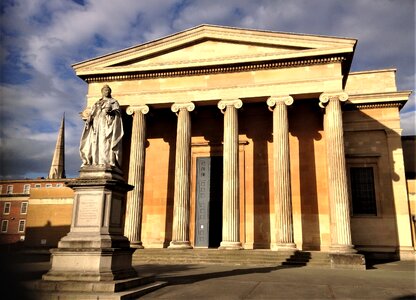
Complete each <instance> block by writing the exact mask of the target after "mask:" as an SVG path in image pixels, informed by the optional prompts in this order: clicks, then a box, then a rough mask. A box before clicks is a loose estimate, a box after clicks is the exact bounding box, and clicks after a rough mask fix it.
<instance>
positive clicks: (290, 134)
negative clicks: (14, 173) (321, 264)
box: [74, 25, 413, 253]
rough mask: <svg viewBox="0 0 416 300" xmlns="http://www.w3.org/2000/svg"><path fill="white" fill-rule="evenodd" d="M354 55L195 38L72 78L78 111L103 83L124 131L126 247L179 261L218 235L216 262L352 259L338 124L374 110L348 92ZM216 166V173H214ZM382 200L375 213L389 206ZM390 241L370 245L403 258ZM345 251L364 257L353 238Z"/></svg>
mask: <svg viewBox="0 0 416 300" xmlns="http://www.w3.org/2000/svg"><path fill="white" fill-rule="evenodd" d="M355 45H356V40H354V39H346V38H334V37H322V36H312V35H301V34H299V35H297V34H288V33H278V32H268V31H254V30H243V29H237V28H226V27H219V26H208V25H203V26H199V27H196V28H192V29H190V30H186V31H183V32H180V33H177V34H175V35H172V36H169V37H166V38H163V39H160V40H156V41H154V42H150V43H147V44H144V45H139V46H136V47H132V48H129V49H125V50H122V51H119V52H116V53H113V54H109V55H106V56H103V57H99V58H96V59H93V60H90V61H86V62H82V63H79V64H76V65H74V69H75V71H76V72H77V75H78V76H80V77H81V78H83V79H84V80H85V81H86V82H87V83H88V95H87V99H88V104H89V105H90V104H91V103H92V102H93V101H94V99H96V98H97V95H98V93H99V91H100V89H101V86H102V84H103V83H107V84H109V85H110V86H111V87H112V89H113V95H114V97H115V98H116V99H117V100H118V101H119V103H120V105H121V107H123V108H124V109H125V111H126V112H127V115H126V116H125V120H126V122H127V123H131V124H132V125H131V135H130V138H129V139H127V143H128V144H129V145H128V147H126V148H127V150H126V153H124V154H125V157H129V159H128V160H125V163H124V165H123V168H124V169H125V172H124V173H125V174H128V178H126V179H128V183H129V184H130V185H133V186H135V188H134V189H133V190H132V191H130V192H128V197H127V199H128V200H127V210H126V221H125V235H126V236H127V237H128V238H129V240H130V243H131V246H132V247H137V248H141V247H145V248H162V247H169V248H173V249H184V248H185V249H188V248H192V247H195V246H196V247H200V246H198V244H197V243H196V236H197V235H198V236H200V237H202V238H204V237H205V238H206V239H207V240H209V239H210V238H211V239H213V238H214V237H213V236H214V235H215V234H217V235H218V236H220V237H221V242H220V244H219V245H216V247H217V246H218V247H219V248H220V249H226V250H239V249H256V248H266V249H271V250H276V251H295V250H302V249H303V250H305V249H306V250H320V251H324V252H332V253H355V252H356V249H355V247H354V244H355V243H354V230H355V231H357V232H358V231H359V228H360V226H365V225H364V223H362V224H361V225H357V221H358V219H357V221H355V224H354V226H355V227H354V226H352V224H351V223H352V217H351V215H352V214H351V187H350V184H349V179H348V178H349V177H348V176H349V175H348V174H349V173H348V172H349V171H348V170H349V167H348V161H347V160H348V158H349V157H350V156H351V154H356V153H357V152H355V151H357V147H355V148H354V147H353V148H351V149H350V148H348V146H347V145H348V143H349V142H350V140H351V137H350V135H349V134H347V138H346V137H345V132H352V131H353V129H351V128H352V127H351V126H352V125H350V123H349V122H350V121H348V120H351V118H354V116H356V117H359V116H361V114H362V111H361V110H360V107H361V108H363V109H365V106H363V105H374V103H375V102H374V101H373V100H371V99H374V96H373V94H378V95H380V92H383V90H378V88H380V89H382V87H377V88H375V89H374V88H373V89H369V90H365V87H363V88H362V89H361V90H360V88H361V87H359V86H358V84H356V82H358V79H357V81H355V82H354V80H351V82H352V84H351V87H349V86H348V82H349V81H348V80H349V78H350V77H352V78H354V77H360V76H361V79H362V80H369V79H368V77H366V75H367V74H365V75H360V74H357V75H354V74H352V75H351V74H350V70H349V69H350V65H351V62H352V57H353V54H354V49H355ZM380 74H381V75H380ZM373 75H374V74H373ZM385 75H387V73H386V72H384V73H383V72H379V73H377V74H376V75H375V76H380V77H382V76H385ZM388 76H390V73H389V74H388ZM388 76H387V77H386V78H388ZM383 78H384V77H383ZM354 79H355V78H354ZM374 84H375V83H374ZM374 86H375V85H374ZM349 89H350V90H349ZM384 92H385V93H388V95H387V94H386V95H385V96H384V97H381V98H379V99H378V100H377V101H378V102H377V103H383V105H386V106H384V107H392V109H391V110H389V113H390V117H392V118H393V119H394V118H398V109H397V107H398V106H399V105H400V103H404V101H406V99H407V96H406V94H404V93H400V92H397V90H393V89H392V88H389V90H388V91H384ZM364 94H368V96H367V97H362V96H361V98H358V96H356V95H364ZM392 97H393V98H394V99H393V98H392ZM373 111H374V109H373ZM373 111H370V112H369V113H368V114H367V115H370V116H371V113H372V112H373ZM345 114H347V119H345V118H344V116H345ZM129 115H130V116H129ZM351 116H352V117H351ZM390 119H391V118H390ZM363 122H364V121H363ZM365 122H367V123H366V124H370V125H369V126H367V125H366V126H367V127H366V128H372V129H371V133H370V135H371V134H373V133H374V131H380V130H381V131H383V130H384V128H383V126H384V127H385V126H386V123H385V122H383V121H382V120H381V121H380V120H379V119H378V120H376V119H372V118H371V117H370V118H369V119H368V118H367V120H366V121H365ZM394 126H396V125H394ZM387 138H388V137H387ZM358 148H359V147H358ZM358 154H359V155H361V157H364V156H365V157H367V156H368V155H369V153H368V151H367V150H365V149H362V150H361V152H360V150H359V149H358ZM366 155H367V156H366ZM380 155H381V156H380V157H381V158H383V157H384V155H387V154H383V153H381V152H380ZM214 157H217V158H220V161H221V162H222V163H221V168H219V169H216V170H217V171H216V172H214V171H212V170H214V169H215V168H213V167H212V168H211V167H210V166H213V165H211V159H212V158H214ZM369 157H372V158H374V157H375V156H374V155H373V156H371V155H370V156H369ZM201 158H203V159H206V160H205V163H207V165H206V166H205V167H206V168H207V169H206V170H207V172H208V173H204V172H205V171H204V170H205V169H201V168H205V167H204V166H203V165H202V164H200V162H201V161H202V160H200V159H201ZM217 161H218V160H217ZM212 163H213V161H212ZM378 166H379V168H382V166H381V165H380V164H379V165H378ZM198 168H199V169H198ZM220 169H221V171H222V173H221V174H218V170H220ZM396 171H397V170H396ZM386 172H387V169H386ZM218 177H221V179H222V180H221V181H222V187H221V191H218V189H219V188H218V185H214V182H215V180H216V179H217V178H218ZM211 183H212V184H211ZM396 189H397V188H396ZM218 197H221V199H218ZM387 198H388V197H385V198H383V199H384V200H383V199H381V198H380V200H379V206H383V205H385V206H387V207H388V206H389V204H385V203H384V202H383V201H387ZM202 201H207V202H206V203H205V204H204V205H198V203H202ZM397 201H398V200H397ZM214 203H217V204H218V203H221V206H219V205H214ZM383 203H384V204H383ZM399 205H400V207H403V206H402V205H403V204H399ZM219 207H221V212H218V210H219ZM210 214H211V215H212V216H214V215H215V216H216V219H215V218H210V217H209V216H210ZM219 217H221V219H220V220H219ZM201 218H202V219H204V218H205V219H206V220H205V221H201V220H202V219H201ZM364 218H369V219H367V221H365V222H370V223H371V224H373V226H376V227H377V226H383V225H381V224H380V222H378V221H376V222H375V219H372V218H370V217H369V216H366V217H364ZM377 222H378V223H377ZM397 222H399V221H397ZM397 222H396V221H393V222H392V223H389V225H387V226H393V227H394V226H396V225H394V224H398V223H397ZM376 223H377V224H378V225H376ZM358 224H359V222H358ZM354 228H355V229H354ZM396 229H397V231H396V233H394V232H389V233H386V234H385V235H384V236H380V237H379V241H378V242H377V243H375V245H373V246H375V247H379V246H380V249H381V248H383V247H384V249H385V247H386V246H388V245H390V246H388V247H392V248H395V247H398V245H394V242H393V240H395V237H394V236H400V237H401V241H404V242H403V243H404V245H400V247H401V249H404V248H403V246H405V248H406V247H408V248H406V249H408V250H409V249H410V248H412V247H413V246H412V244H411V238H410V231H408V229H406V228H402V227H397V226H396ZM355 241H357V242H358V243H359V245H360V246H364V247H367V246H371V245H372V242H371V241H365V239H364V238H363V237H362V236H360V234H358V235H357V236H356V238H355ZM209 244H210V243H209V242H207V243H206V245H207V246H208V245H209ZM409 251H411V250H409Z"/></svg>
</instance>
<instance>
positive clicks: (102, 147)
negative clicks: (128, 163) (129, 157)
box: [79, 85, 124, 168]
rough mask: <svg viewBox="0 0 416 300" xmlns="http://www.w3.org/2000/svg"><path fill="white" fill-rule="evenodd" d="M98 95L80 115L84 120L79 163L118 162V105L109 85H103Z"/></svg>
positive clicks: (120, 136) (115, 165)
mask: <svg viewBox="0 0 416 300" xmlns="http://www.w3.org/2000/svg"><path fill="white" fill-rule="evenodd" d="M101 94H102V98H101V99H100V100H98V101H97V102H95V103H94V105H93V106H92V107H91V108H87V109H85V110H84V111H83V112H82V113H81V117H82V118H83V120H84V121H85V126H84V130H83V132H82V136H81V143H80V147H79V151H80V155H81V159H82V165H81V167H83V166H87V165H102V166H114V167H118V168H120V166H121V152H122V148H121V147H122V145H121V139H122V137H123V134H124V131H123V123H122V119H121V112H120V106H119V104H118V102H117V100H116V99H113V98H112V97H111V88H110V87H109V86H108V85H104V86H103V87H102V89H101Z"/></svg>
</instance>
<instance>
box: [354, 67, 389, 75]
mask: <svg viewBox="0 0 416 300" xmlns="http://www.w3.org/2000/svg"><path fill="white" fill-rule="evenodd" d="M396 71H397V69H395V68H389V69H379V70H377V69H374V70H367V71H354V72H350V75H358V74H368V73H382V72H396Z"/></svg>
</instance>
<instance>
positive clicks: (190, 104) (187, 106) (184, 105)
mask: <svg viewBox="0 0 416 300" xmlns="http://www.w3.org/2000/svg"><path fill="white" fill-rule="evenodd" d="M181 109H186V110H187V111H193V110H194V109H195V104H194V103H193V102H182V103H173V104H172V107H171V110H172V111H173V112H174V113H177V112H178V111H179V110H181Z"/></svg>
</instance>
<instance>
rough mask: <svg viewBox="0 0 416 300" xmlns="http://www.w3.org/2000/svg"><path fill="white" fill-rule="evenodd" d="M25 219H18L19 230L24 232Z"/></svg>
mask: <svg viewBox="0 0 416 300" xmlns="http://www.w3.org/2000/svg"><path fill="white" fill-rule="evenodd" d="M25 225H26V220H19V232H25Z"/></svg>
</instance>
